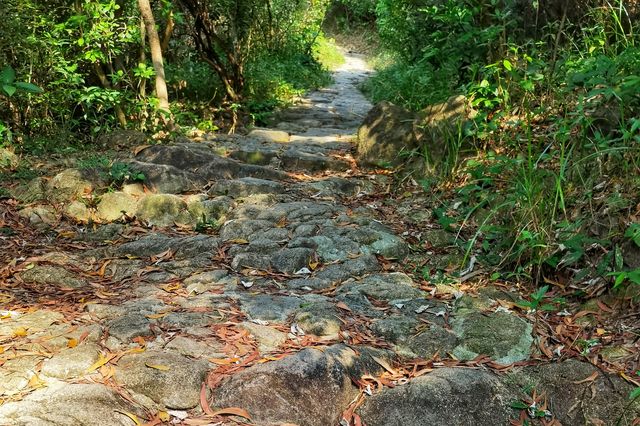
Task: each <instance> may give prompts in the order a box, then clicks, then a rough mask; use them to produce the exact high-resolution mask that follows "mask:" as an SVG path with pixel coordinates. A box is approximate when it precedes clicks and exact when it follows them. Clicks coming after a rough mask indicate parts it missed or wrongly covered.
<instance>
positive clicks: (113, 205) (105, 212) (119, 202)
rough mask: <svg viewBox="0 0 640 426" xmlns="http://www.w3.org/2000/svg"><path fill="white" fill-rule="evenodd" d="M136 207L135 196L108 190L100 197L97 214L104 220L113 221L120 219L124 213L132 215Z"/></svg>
mask: <svg viewBox="0 0 640 426" xmlns="http://www.w3.org/2000/svg"><path fill="white" fill-rule="evenodd" d="M137 208H138V200H137V198H136V197H134V196H132V195H129V194H125V193H124V192H108V193H106V194H104V195H102V196H101V197H100V203H98V207H97V215H98V218H99V219H100V220H102V221H104V222H113V221H116V220H119V219H122V217H123V216H124V215H127V216H129V217H133V216H134V215H135V214H136V210H137Z"/></svg>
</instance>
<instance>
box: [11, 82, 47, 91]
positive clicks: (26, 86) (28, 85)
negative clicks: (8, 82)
mask: <svg viewBox="0 0 640 426" xmlns="http://www.w3.org/2000/svg"><path fill="white" fill-rule="evenodd" d="M15 86H16V87H17V88H18V89H20V90H22V91H23V92H27V93H42V92H44V90H42V89H41V88H40V87H38V86H36V85H35V84H32V83H23V82H19V83H16V84H15Z"/></svg>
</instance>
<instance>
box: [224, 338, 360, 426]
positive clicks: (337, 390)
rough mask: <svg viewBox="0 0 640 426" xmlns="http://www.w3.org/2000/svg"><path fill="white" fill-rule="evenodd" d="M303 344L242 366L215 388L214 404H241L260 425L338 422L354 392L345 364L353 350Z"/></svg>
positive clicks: (309, 425)
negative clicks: (265, 360)
mask: <svg viewBox="0 0 640 426" xmlns="http://www.w3.org/2000/svg"><path fill="white" fill-rule="evenodd" d="M342 351H343V352H346V353H345V354H334V353H331V351H330V350H327V351H319V350H316V349H305V350H303V351H302V352H299V353H297V354H295V355H292V356H288V357H286V358H284V359H282V360H279V361H275V362H270V363H266V364H259V365H256V366H254V367H251V368H248V369H247V370H245V371H242V372H240V373H238V374H236V375H234V376H233V377H231V378H230V379H228V380H227V381H225V382H223V383H222V384H221V385H220V386H219V387H218V388H216V389H214V390H213V397H212V405H213V406H214V408H225V407H240V408H243V409H245V410H247V411H248V412H249V414H250V415H251V416H252V419H253V421H254V422H255V423H256V424H260V425H276V424H278V425H280V424H282V423H293V424H297V425H300V426H316V425H317V426H325V425H337V424H338V423H339V422H340V419H341V415H342V411H343V410H344V409H345V408H347V406H348V405H349V403H350V402H351V401H352V400H353V398H354V397H355V396H356V395H357V394H358V391H357V389H356V388H355V386H353V385H352V383H351V378H350V375H349V373H348V370H347V367H345V365H344V364H349V363H351V364H353V363H354V358H356V353H355V351H353V350H352V349H348V348H343V350H342Z"/></svg>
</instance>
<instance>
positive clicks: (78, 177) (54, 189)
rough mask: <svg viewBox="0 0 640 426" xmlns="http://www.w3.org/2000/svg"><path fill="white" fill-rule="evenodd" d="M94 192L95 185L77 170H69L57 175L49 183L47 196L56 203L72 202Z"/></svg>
mask: <svg viewBox="0 0 640 426" xmlns="http://www.w3.org/2000/svg"><path fill="white" fill-rule="evenodd" d="M91 191H93V183H91V182H89V181H88V180H87V179H85V178H84V176H83V175H82V172H81V171H80V170H77V169H67V170H64V171H62V172H60V173H58V174H57V175H55V176H54V177H53V178H51V180H50V181H49V182H48V183H47V196H48V198H49V199H50V200H52V201H55V202H64V201H71V200H74V199H76V198H78V197H81V196H83V195H87V194H89V193H91Z"/></svg>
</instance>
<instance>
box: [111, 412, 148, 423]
mask: <svg viewBox="0 0 640 426" xmlns="http://www.w3.org/2000/svg"><path fill="white" fill-rule="evenodd" d="M116 411H117V412H118V413H120V414H123V415H125V416H127V417H129V418H130V419H131V420H133V422H134V423H135V424H136V425H137V426H140V425H141V424H142V423H140V420H139V419H138V416H136V415H135V414H133V413H130V412H128V411H120V410H116Z"/></svg>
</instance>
